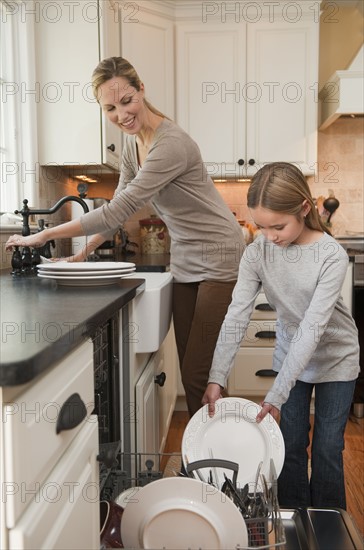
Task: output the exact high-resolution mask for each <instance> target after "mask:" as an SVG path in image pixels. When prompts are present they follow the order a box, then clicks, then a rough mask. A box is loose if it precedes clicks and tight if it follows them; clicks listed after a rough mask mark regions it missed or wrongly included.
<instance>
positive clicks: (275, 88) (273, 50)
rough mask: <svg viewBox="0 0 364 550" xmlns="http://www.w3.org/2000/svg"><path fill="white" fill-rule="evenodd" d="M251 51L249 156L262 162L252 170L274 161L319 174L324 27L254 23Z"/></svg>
mask: <svg viewBox="0 0 364 550" xmlns="http://www.w3.org/2000/svg"><path fill="white" fill-rule="evenodd" d="M247 51H248V61H247V81H248V82H249V83H250V86H251V87H250V94H251V97H250V98H249V99H248V101H247V158H248V163H249V160H250V159H252V160H254V161H255V163H256V164H255V165H253V166H250V167H249V169H248V173H249V174H250V175H253V174H254V173H255V172H256V171H257V170H258V169H259V168H260V167H261V166H262V165H263V164H265V163H267V162H274V161H285V162H292V163H295V164H296V165H298V166H299V167H300V168H301V170H302V171H303V172H304V173H305V174H310V173H311V174H312V173H314V163H315V160H316V154H317V152H316V149H317V101H316V98H315V91H314V87H315V85H316V83H317V79H318V25H317V24H315V23H313V22H306V21H305V20H304V19H303V18H302V19H301V20H300V21H297V22H295V23H294V24H292V23H289V22H286V21H281V22H280V21H275V22H274V24H272V23H270V22H259V23H258V24H254V25H248V41H247ZM248 165H249V164H248Z"/></svg>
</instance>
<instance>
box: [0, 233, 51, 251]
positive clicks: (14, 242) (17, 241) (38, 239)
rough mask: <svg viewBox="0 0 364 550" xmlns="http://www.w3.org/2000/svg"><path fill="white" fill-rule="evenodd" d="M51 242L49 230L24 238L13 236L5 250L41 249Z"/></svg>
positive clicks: (6, 244)
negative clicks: (24, 247)
mask: <svg viewBox="0 0 364 550" xmlns="http://www.w3.org/2000/svg"><path fill="white" fill-rule="evenodd" d="M48 240H50V239H49V238H48V233H47V229H45V230H44V231H39V233H34V235H28V236H27V237H23V236H22V235H12V236H11V237H9V239H8V240H7V242H6V243H5V250H13V248H14V246H29V247H30V248H40V247H41V246H44V245H45V243H46V242H47V241H48Z"/></svg>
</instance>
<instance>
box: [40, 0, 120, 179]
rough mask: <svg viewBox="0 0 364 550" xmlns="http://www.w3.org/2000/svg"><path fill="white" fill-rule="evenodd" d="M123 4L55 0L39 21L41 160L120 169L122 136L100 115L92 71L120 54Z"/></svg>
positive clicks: (58, 163)
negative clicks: (92, 80) (93, 86)
mask: <svg viewBox="0 0 364 550" xmlns="http://www.w3.org/2000/svg"><path fill="white" fill-rule="evenodd" d="M120 18H121V15H120V9H119V6H118V3H117V2H115V1H114V0H90V1H88V2H79V1H77V0H56V1H53V2H51V3H50V4H46V5H45V6H44V7H43V9H42V10H40V14H39V17H38V19H37V23H36V29H35V39H36V54H37V81H38V83H39V84H38V85H39V89H38V91H37V94H38V98H37V109H38V139H39V143H38V146H39V163H40V164H41V165H45V164H57V165H61V166H63V165H93V164H96V165H101V164H107V165H108V166H110V167H111V168H114V169H117V168H118V166H119V157H120V154H121V144H122V137H121V132H120V131H119V130H118V129H117V127H112V125H111V124H110V123H108V122H107V121H106V120H105V117H101V111H100V108H99V107H98V104H97V102H96V100H95V99H94V97H93V93H92V85H91V75H92V72H93V70H94V69H95V67H96V66H97V64H98V63H99V61H100V60H101V59H103V58H105V57H110V56H118V55H120V30H119V29H120Z"/></svg>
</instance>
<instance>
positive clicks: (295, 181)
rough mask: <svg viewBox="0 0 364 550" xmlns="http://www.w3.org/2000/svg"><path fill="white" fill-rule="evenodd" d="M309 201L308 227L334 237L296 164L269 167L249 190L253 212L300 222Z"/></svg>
mask: <svg viewBox="0 0 364 550" xmlns="http://www.w3.org/2000/svg"><path fill="white" fill-rule="evenodd" d="M305 200H306V201H307V203H308V204H309V205H310V206H311V209H310V211H309V212H308V214H307V215H306V217H305V224H306V226H307V227H309V228H310V229H315V230H317V231H324V232H326V233H329V235H331V232H330V231H329V230H328V228H327V227H326V226H325V225H324V223H323V222H322V220H321V218H320V216H319V214H318V212H317V209H316V207H315V204H314V202H313V198H312V195H311V191H310V188H309V186H308V183H307V181H306V178H305V177H304V175H303V174H302V172H301V170H299V169H298V168H297V167H296V166H294V165H293V164H290V163H288V162H272V163H270V164H266V165H265V166H263V168H261V169H260V170H258V172H257V173H256V174H255V176H254V177H253V179H252V182H251V184H250V187H249V190H248V207H249V208H256V207H257V206H262V207H263V208H267V209H268V210H273V211H275V212H282V213H285V214H292V215H294V216H296V217H297V219H299V214H300V213H301V211H302V203H303V201H305Z"/></svg>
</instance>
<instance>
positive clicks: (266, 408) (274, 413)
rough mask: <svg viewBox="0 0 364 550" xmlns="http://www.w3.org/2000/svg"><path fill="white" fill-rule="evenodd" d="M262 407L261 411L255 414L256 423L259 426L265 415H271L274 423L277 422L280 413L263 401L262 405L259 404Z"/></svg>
mask: <svg viewBox="0 0 364 550" xmlns="http://www.w3.org/2000/svg"><path fill="white" fill-rule="evenodd" d="M260 405H261V407H262V410H261V411H260V412H259V413H258V414H257V417H256V421H257V423H258V424H259V422H261V421H262V420H263V418H264V417H265V416H267V414H268V413H269V414H271V415H272V416H273V418H274V420H275V421H276V422H278V421H279V415H280V411H279V409H277V407H274V405H271V404H270V403H266V402H265V401H263V403H261V404H260Z"/></svg>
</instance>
